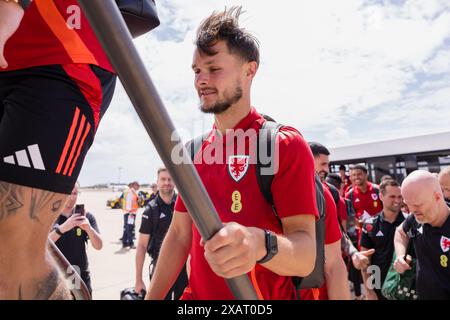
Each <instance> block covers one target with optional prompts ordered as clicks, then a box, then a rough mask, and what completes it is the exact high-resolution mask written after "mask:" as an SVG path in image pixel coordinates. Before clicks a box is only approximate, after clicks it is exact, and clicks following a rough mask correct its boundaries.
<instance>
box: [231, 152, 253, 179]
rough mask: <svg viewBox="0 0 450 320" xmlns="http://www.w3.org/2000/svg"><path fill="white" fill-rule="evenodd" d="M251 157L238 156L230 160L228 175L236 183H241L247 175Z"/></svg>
mask: <svg viewBox="0 0 450 320" xmlns="http://www.w3.org/2000/svg"><path fill="white" fill-rule="evenodd" d="M249 159H250V156H245V155H238V156H230V157H229V158H228V173H229V174H230V176H231V178H233V180H234V181H236V182H239V181H240V180H241V179H242V178H243V177H244V176H245V174H246V173H247V171H248V167H249Z"/></svg>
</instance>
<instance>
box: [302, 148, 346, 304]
mask: <svg viewBox="0 0 450 320" xmlns="http://www.w3.org/2000/svg"><path fill="white" fill-rule="evenodd" d="M309 146H310V148H311V151H312V154H313V156H314V168H315V170H316V173H317V174H318V175H319V177H320V179H321V181H322V185H323V191H324V196H325V206H326V212H325V269H324V271H325V283H324V284H323V286H322V287H321V288H320V289H319V295H318V297H317V295H314V291H315V290H314V289H307V290H301V299H302V300H317V298H318V300H328V299H330V300H349V299H350V289H349V286H348V281H347V278H348V275H347V269H346V267H345V263H344V259H343V258H342V254H341V238H342V233H341V230H340V228H339V221H338V214H337V207H336V204H335V201H334V199H333V196H332V195H331V192H330V190H329V188H330V187H329V186H328V184H327V183H326V182H325V181H324V179H325V178H326V176H327V174H328V172H329V164H330V160H329V155H330V152H329V151H328V149H327V148H326V147H325V146H324V145H322V144H320V143H317V142H310V143H309ZM336 191H337V190H336Z"/></svg>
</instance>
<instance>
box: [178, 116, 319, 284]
mask: <svg viewBox="0 0 450 320" xmlns="http://www.w3.org/2000/svg"><path fill="white" fill-rule="evenodd" d="M281 127H283V125H282V124H279V123H276V122H273V121H266V122H264V124H263V125H262V127H261V130H260V134H259V135H258V138H257V139H258V140H257V146H258V150H257V155H258V156H257V163H256V178H257V180H258V185H259V188H260V190H261V193H262V194H263V196H264V198H265V199H266V200H267V202H268V203H269V204H270V205H271V206H272V210H273V212H274V214H275V216H276V217H277V220H278V222H279V223H280V226H282V223H281V219H280V218H279V217H278V214H277V210H276V208H275V204H274V202H273V197H272V191H271V186H272V181H273V178H274V174H261V170H265V172H267V170H270V168H271V165H272V163H273V156H274V155H273V154H270V157H271V159H270V161H269V162H268V163H263V161H261V159H260V152H259V148H260V146H266V149H265V150H267V151H269V150H275V148H274V145H275V138H276V135H277V133H278V131H279V130H280V129H281ZM207 137H208V134H204V135H202V136H199V137H197V138H195V139H193V140H190V141H188V142H187V143H186V149H187V150H188V151H189V152H190V156H191V159H192V160H193V159H194V156H195V154H196V153H197V152H198V151H199V150H200V148H201V146H202V144H203V141H204V140H205V139H206V138H207ZM264 162H266V161H264ZM315 186H316V201H317V209H318V211H319V219H318V220H317V221H316V263H315V265H314V270H313V271H312V273H311V274H309V275H308V276H307V277H304V278H301V277H292V281H293V283H294V285H295V287H296V288H297V290H299V289H309V288H320V287H321V286H322V285H323V282H324V264H325V248H324V245H325V198H324V195H323V186H322V183H321V182H320V178H319V176H318V175H317V174H316V175H315Z"/></svg>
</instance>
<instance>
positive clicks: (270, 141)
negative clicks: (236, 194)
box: [256, 121, 283, 226]
mask: <svg viewBox="0 0 450 320" xmlns="http://www.w3.org/2000/svg"><path fill="white" fill-rule="evenodd" d="M281 127H283V125H282V124H280V123H276V122H273V121H266V122H264V123H263V125H262V126H261V128H260V130H259V134H258V140H257V144H256V145H257V152H256V180H257V181H258V185H259V189H260V190H261V193H262V194H263V196H264V198H265V199H266V200H267V202H268V203H269V204H270V205H271V206H272V210H273V212H274V213H275V216H276V217H277V219H278V222H279V223H280V226H281V220H280V218H279V217H278V214H277V211H276V208H275V204H274V203H273V196H272V190H271V187H272V181H273V178H274V176H275V173H274V172H270V168H271V166H272V164H273V161H274V150H275V142H276V136H277V133H278V132H279V131H280V129H281ZM262 148H263V149H262ZM264 149H265V150H264ZM262 156H264V157H267V158H265V159H266V161H263V159H262ZM267 159H269V161H268V162H267ZM264 162H267V163H264ZM263 170H264V172H263ZM268 171H269V174H267V173H268Z"/></svg>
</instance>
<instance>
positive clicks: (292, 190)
mask: <svg viewBox="0 0 450 320" xmlns="http://www.w3.org/2000/svg"><path fill="white" fill-rule="evenodd" d="M277 143H278V147H279V149H278V152H277V150H275V152H276V153H275V154H276V155H277V154H278V157H277V156H275V161H276V163H279V168H278V172H277V173H276V174H275V177H274V179H273V182H272V189H271V190H272V195H273V200H274V204H275V207H276V208H277V212H278V215H279V216H280V218H284V217H288V216H293V215H299V214H312V215H315V216H316V217H318V212H317V207H316V189H315V180H314V159H313V156H312V153H311V149H310V148H309V146H308V144H307V143H306V141H305V140H304V139H303V137H302V136H301V135H300V133H299V132H298V131H297V130H295V129H294V128H291V127H283V128H282V129H281V130H280V133H279V134H278V135H277Z"/></svg>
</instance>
